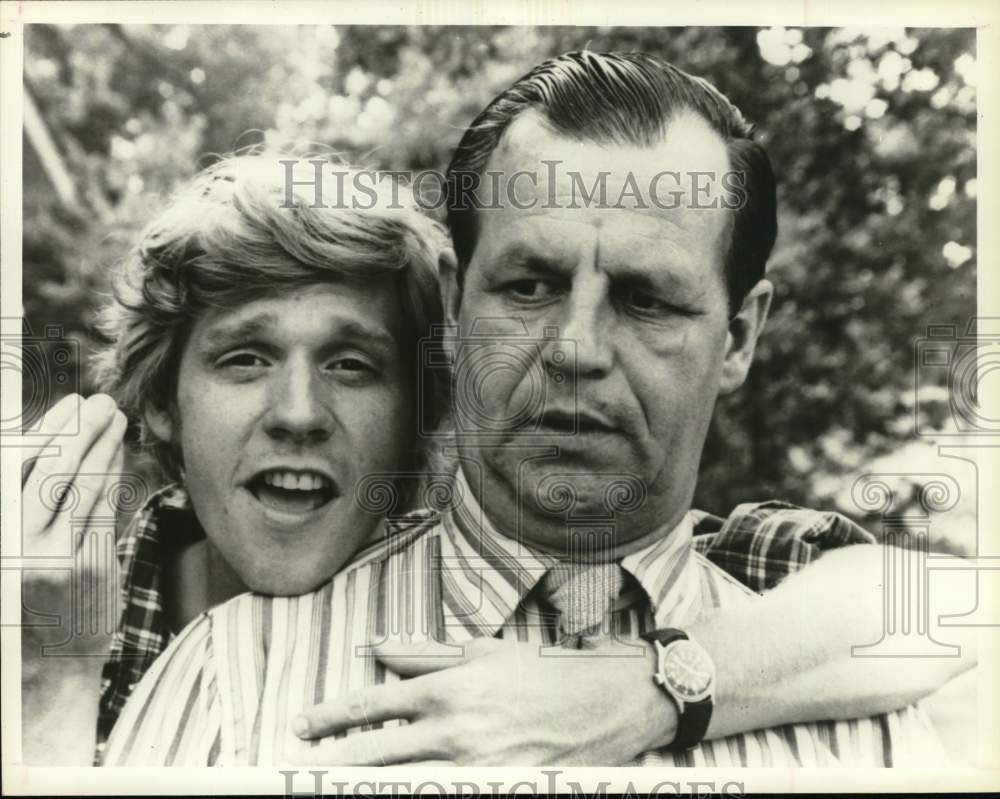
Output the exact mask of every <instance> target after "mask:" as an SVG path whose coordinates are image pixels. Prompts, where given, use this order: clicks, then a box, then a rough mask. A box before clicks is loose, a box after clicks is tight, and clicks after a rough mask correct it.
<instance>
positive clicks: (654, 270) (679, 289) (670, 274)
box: [609, 263, 704, 301]
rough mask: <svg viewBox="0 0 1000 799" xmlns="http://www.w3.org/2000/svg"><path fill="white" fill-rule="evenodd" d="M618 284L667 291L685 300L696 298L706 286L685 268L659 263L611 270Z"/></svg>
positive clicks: (645, 289) (653, 291)
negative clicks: (645, 266) (680, 268)
mask: <svg viewBox="0 0 1000 799" xmlns="http://www.w3.org/2000/svg"><path fill="white" fill-rule="evenodd" d="M609 272H610V274H611V278H612V280H613V281H614V282H615V283H617V284H618V285H623V286H629V287H631V288H636V289H639V290H641V291H648V292H651V293H653V294H660V293H665V294H668V295H670V296H674V297H677V298H679V299H683V300H690V301H693V300H696V299H697V298H698V297H700V296H701V295H702V294H703V293H704V287H703V286H702V285H701V284H700V282H699V281H697V280H696V279H695V278H694V276H693V275H690V274H688V273H687V272H686V271H684V270H679V269H675V268H671V267H669V266H667V265H665V264H662V263H661V264H658V265H656V266H650V267H647V268H643V267H637V266H635V265H625V266H622V267H618V268H613V269H610V270H609Z"/></svg>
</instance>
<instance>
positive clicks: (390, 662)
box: [373, 638, 503, 677]
mask: <svg viewBox="0 0 1000 799" xmlns="http://www.w3.org/2000/svg"><path fill="white" fill-rule="evenodd" d="M501 646H503V641H499V640H496V639H493V638H481V639H478V640H477V641H475V642H474V644H473V643H470V644H466V645H465V646H458V645H455V644H443V643H440V642H439V641H425V642H422V643H419V644H401V643H386V642H383V643H378V644H375V645H374V646H373V649H374V650H375V655H376V657H378V659H379V660H381V661H382V663H383V664H385V666H386V667H387V668H388V669H389V670H390V671H394V672H396V673H397V674H399V675H400V676H402V677H419V676H420V675H422V674H431V673H432V672H435V671H441V670H442V669H450V668H452V667H453V666H461V665H462V664H463V663H468V662H469V661H470V660H474V659H476V658H477V657H482V656H484V655H486V654H489V653H491V652H495V651H497V650H498V649H499V648H500V647H501Z"/></svg>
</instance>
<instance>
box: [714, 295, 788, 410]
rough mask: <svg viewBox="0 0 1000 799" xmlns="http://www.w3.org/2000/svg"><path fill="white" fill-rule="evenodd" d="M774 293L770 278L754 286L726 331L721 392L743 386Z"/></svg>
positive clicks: (720, 384)
mask: <svg viewBox="0 0 1000 799" xmlns="http://www.w3.org/2000/svg"><path fill="white" fill-rule="evenodd" d="M773 296H774V286H772V285H771V281H770V280H760V281H759V282H758V283H757V285H755V286H754V287H753V288H752V289H750V291H749V293H748V294H747V296H746V298H745V299H744V300H743V306H742V307H741V308H740V310H739V312H738V313H737V314H736V316H734V317H733V318H732V319H731V320H729V331H728V332H727V333H726V355H725V360H724V361H723V364H722V379H721V380H720V382H719V393H720V394H728V393H730V392H732V391H735V390H736V389H738V388H739V387H740V386H742V385H743V381H744V380H746V377H747V372H749V371H750V364H751V363H753V354H754V350H755V349H756V347H757V338H758V337H759V336H760V334H761V331H762V330H763V329H764V322H766V321H767V312H768V310H769V309H770V307H771V298H772V297H773Z"/></svg>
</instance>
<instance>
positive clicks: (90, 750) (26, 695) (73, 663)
mask: <svg viewBox="0 0 1000 799" xmlns="http://www.w3.org/2000/svg"><path fill="white" fill-rule="evenodd" d="M26 637H27V636H22V646H23V647H24V648H25V649H27V648H28V643H29V642H28V641H26V640H24V639H25V638H26ZM101 663H102V660H101V659H100V658H97V657H38V658H25V659H24V660H23V661H22V668H23V671H22V680H21V689H22V690H21V718H22V725H21V730H22V745H23V757H24V762H25V763H27V764H29V765H59V766H90V765H93V761H94V746H95V744H96V731H97V712H98V703H99V700H100V686H101Z"/></svg>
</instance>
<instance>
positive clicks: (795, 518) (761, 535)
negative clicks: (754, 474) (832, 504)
mask: <svg viewBox="0 0 1000 799" xmlns="http://www.w3.org/2000/svg"><path fill="white" fill-rule="evenodd" d="M694 541H695V546H696V547H697V549H698V551H699V552H701V553H702V554H703V555H705V557H707V558H708V559H709V560H710V561H712V562H713V563H714V564H715V565H716V566H718V567H719V568H721V569H723V570H725V571H726V572H728V573H729V574H731V575H732V576H733V577H735V578H736V579H737V580H739V581H740V582H741V583H743V584H744V585H746V586H748V587H749V588H751V589H753V590H754V591H757V592H762V591H767V590H769V589H771V588H774V586H776V585H777V584H778V583H780V582H781V581H782V580H783V579H784V578H785V577H787V576H788V575H790V574H793V573H794V572H797V571H798V570H799V569H801V568H802V567H803V566H807V565H808V564H810V563H812V561H814V560H815V559H816V558H818V557H819V556H820V555H822V554H823V552H824V551H826V550H828V549H836V548H838V547H844V546H850V545H851V544H873V543H875V537H874V536H873V535H872V534H871V533H869V532H868V531H867V530H865V529H864V528H862V527H860V526H858V525H857V524H855V523H854V522H852V521H851V520H850V519H848V518H847V517H846V516H843V515H842V514H840V513H833V512H821V511H815V510H809V509H807V508H800V507H797V506H795V505H789V504H788V503H786V502H776V501H771V502H757V503H745V504H743V505H738V506H737V507H736V509H735V510H734V511H733V512H732V513H730V514H729V516H728V517H727V518H726V519H721V518H719V517H718V516H711V515H709V514H706V513H699V514H698V516H697V519H696V522H695V539H694Z"/></svg>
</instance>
